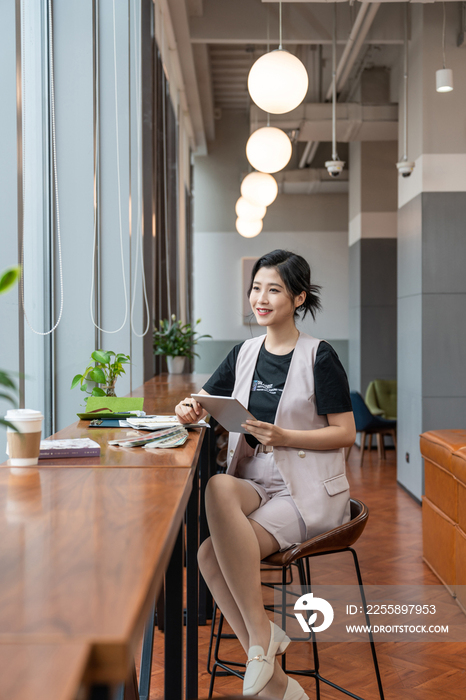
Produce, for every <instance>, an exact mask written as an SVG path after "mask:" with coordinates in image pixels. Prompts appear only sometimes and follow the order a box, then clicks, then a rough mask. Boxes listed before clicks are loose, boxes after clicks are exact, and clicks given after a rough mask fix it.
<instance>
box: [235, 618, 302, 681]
mask: <svg viewBox="0 0 466 700" xmlns="http://www.w3.org/2000/svg"><path fill="white" fill-rule="evenodd" d="M290 641H291V640H290V638H289V637H288V636H287V635H286V633H285V632H284V631H283V630H282V629H281V628H280V627H278V625H275V624H274V623H273V622H270V642H269V648H268V649H267V654H266V653H265V652H264V650H263V648H262V647H261V646H259V645H258V644H255V645H254V646H252V647H250V648H249V650H248V660H247V662H246V672H245V674H244V680H243V695H256V694H257V693H259V692H260V691H261V690H262V689H263V688H265V686H266V685H267V683H268V682H269V680H270V679H271V678H272V676H273V672H274V666H275V657H276V656H277V654H284V653H285V649H286V648H287V646H288V644H289V643H290Z"/></svg>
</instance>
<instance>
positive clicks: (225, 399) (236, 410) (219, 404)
mask: <svg viewBox="0 0 466 700" xmlns="http://www.w3.org/2000/svg"><path fill="white" fill-rule="evenodd" d="M191 396H192V398H193V399H196V401H197V402H198V403H200V404H201V406H202V408H205V410H206V411H208V412H209V413H210V415H211V416H213V417H214V418H215V420H216V421H217V422H218V423H220V425H222V426H223V427H224V428H225V430H228V432H229V433H246V430H244V428H242V427H241V423H246V421H247V420H256V419H255V418H254V416H253V415H252V413H249V411H248V409H247V408H244V406H243V404H242V403H240V402H239V401H238V399H235V398H233V396H207V395H206V394H191Z"/></svg>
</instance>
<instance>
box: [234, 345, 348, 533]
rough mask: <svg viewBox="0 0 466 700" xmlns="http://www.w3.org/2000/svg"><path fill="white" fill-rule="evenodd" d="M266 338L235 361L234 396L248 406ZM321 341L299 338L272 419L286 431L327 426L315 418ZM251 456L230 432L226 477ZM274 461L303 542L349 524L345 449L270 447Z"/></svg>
mask: <svg viewBox="0 0 466 700" xmlns="http://www.w3.org/2000/svg"><path fill="white" fill-rule="evenodd" d="M265 338H266V336H265V335H263V336H260V337H259V338H253V339H251V340H246V341H245V343H243V345H242V347H241V349H240V351H239V354H238V359H237V361H236V379H235V386H234V389H233V394H232V395H233V396H234V397H235V398H237V399H238V401H240V403H242V404H243V406H246V407H247V406H248V404H249V394H250V391H251V384H252V380H253V376H254V369H255V367H256V363H257V358H258V355H259V351H260V349H261V346H262V343H263V342H264V340H265ZM320 342H321V341H320V340H318V339H317V338H312V337H311V336H309V335H306V334H305V333H300V335H299V338H298V342H297V343H296V347H295V350H294V353H293V357H292V358H291V363H290V368H289V371H288V376H287V378H286V382H285V386H284V389H283V393H282V396H281V399H280V403H279V404H278V409H277V414H276V416H275V425H278V426H280V427H281V428H285V429H288V430H315V429H317V428H324V427H326V426H328V420H327V416H325V415H324V416H319V415H318V413H317V406H316V399H315V393H314V363H315V357H316V353H317V348H318V347H319V343H320ZM252 454H254V450H253V449H252V448H251V447H250V445H248V443H247V442H246V439H245V436H244V435H243V434H242V433H230V437H229V441H228V468H227V474H232V475H234V474H235V471H236V465H237V464H238V461H239V460H240V459H242V458H243V457H246V456H251V455H252ZM273 454H274V460H275V463H276V465H277V468H278V470H279V471H280V473H281V475H282V477H283V480H284V481H285V483H286V486H287V488H288V490H289V492H290V495H291V497H292V499H293V501H294V502H295V504H296V507H297V508H298V510H299V512H300V513H301V516H302V518H303V520H304V522H305V524H306V539H310V538H311V537H314V536H315V535H319V534H321V533H322V532H326V531H327V530H331V529H332V528H334V527H337V526H339V525H341V524H343V523H346V522H348V521H349V520H350V500H349V499H350V493H349V484H348V480H347V478H346V474H345V453H344V448H340V449H336V450H302V449H296V448H294V447H274V452H273Z"/></svg>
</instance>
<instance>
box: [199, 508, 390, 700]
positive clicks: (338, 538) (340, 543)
mask: <svg viewBox="0 0 466 700" xmlns="http://www.w3.org/2000/svg"><path fill="white" fill-rule="evenodd" d="M368 518H369V510H368V508H367V506H365V505H364V503H362V502H361V501H358V500H356V499H353V498H352V499H351V520H350V521H349V522H348V523H344V524H343V525H340V526H339V527H335V528H333V530H329V531H328V532H324V533H322V534H321V535H317V536H316V537H313V538H312V539H310V540H307V541H306V542H303V543H301V544H297V545H295V546H294V547H290V548H289V549H287V550H285V551H284V552H275V553H274V554H271V555H270V556H269V557H267V558H266V559H264V560H263V563H264V564H268V565H271V566H276V567H280V568H281V569H282V582H281V586H282V587H283V590H285V588H286V583H287V581H286V572H287V570H288V568H289V567H290V565H291V564H296V565H297V567H298V572H299V579H300V584H301V586H302V587H304V586H305V587H307V588H308V590H309V589H310V588H311V578H310V569H309V559H311V558H312V557H318V556H324V555H328V554H335V553H337V552H343V551H348V552H351V554H352V556H353V562H354V567H355V571H356V575H357V579H358V584H359V590H360V594H361V601H362V605H363V609H364V612H365V614H366V624H367V625H368V626H369V625H370V620H369V617H368V615H367V605H366V598H365V595H364V588H363V582H362V577H361V571H360V568H359V562H358V557H357V554H356V552H355V551H354V549H352V545H353V544H354V543H355V542H356V541H357V540H358V539H359V537H360V536H361V535H362V533H363V531H364V528H365V527H366V524H367V520H368ZM304 562H305V564H306V567H305V566H304ZM286 615H287V613H286V605H284V604H283V605H282V627H283V629H284V628H285V625H286ZM214 621H215V618H214V620H213V624H214ZM222 627H223V615H222V614H220V619H219V624H218V629H217V634H216V635H214V634H213V631H212V634H211V644H212V641H213V636H216V637H217V639H216V643H215V651H214V664H213V667H212V671H211V673H212V677H211V682H210V689H209V698H210V697H212V692H213V686H214V682H215V675H216V671H217V667H218V668H221V669H223V672H226V674H231V675H235V676H238V677H240V678H241V677H242V674H241V673H240V672H239V671H238V670H236V669H233V668H231V665H233V666H237V667H238V666H244V664H239V663H235V662H228V661H225V660H223V659H220V658H219V645H220V641H221V639H222ZM212 630H213V626H212ZM311 635H312V636H311V641H312V645H313V655H314V668H313V669H305V670H292V669H287V668H286V654H283V656H282V657H281V658H282V667H283V670H284V671H285V672H286V673H289V674H291V675H298V676H310V677H312V678H314V679H315V682H316V693H317V698H319V697H320V682H323V683H326V684H327V685H330V686H331V687H333V688H335V689H336V690H340V691H341V692H342V693H345V694H346V695H350V696H351V697H353V698H356V700H363V698H361V697H360V696H359V695H355V694H354V693H350V692H349V691H348V690H346V689H345V688H342V687H341V686H339V685H337V684H336V683H334V682H332V681H330V680H328V679H327V678H324V677H323V676H322V675H321V674H320V672H319V656H318V650H317V642H316V640H315V634H314V632H312V633H311ZM225 636H229V635H225ZM369 643H370V646H371V652H372V660H373V664H374V670H375V675H376V679H377V686H378V691H379V696H380V698H381V700H384V694H383V688H382V680H381V677H380V672H379V665H378V661H377V655H376V651H375V645H374V640H373V637H372V633H371V632H369ZM209 659H210V651H209ZM209 665H210V664H209ZM208 670H210V669H208ZM223 675H225V674H223Z"/></svg>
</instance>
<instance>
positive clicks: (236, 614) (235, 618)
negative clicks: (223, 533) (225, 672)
mask: <svg viewBox="0 0 466 700" xmlns="http://www.w3.org/2000/svg"><path fill="white" fill-rule="evenodd" d="M250 522H251V521H250ZM255 525H257V523H254V524H253V527H254V526H255ZM257 527H261V526H260V525H258V526H257ZM261 529H263V528H261ZM199 568H200V570H201V573H202V575H203V577H204V579H205V581H206V583H207V585H208V587H209V590H210V591H211V593H212V595H213V597H214V600H215V602H216V603H217V605H218V606H219V608H220V610H221V611H222V613H223V615H224V616H225V619H226V620H227V621H228V623H229V625H230V626H231V628H232V630H233V631H234V633H235V634H236V636H237V637H238V639H239V641H240V643H241V645H242V647H243V649H244V651H245V652H246V653H247V651H248V648H249V646H248V645H249V634H248V631H247V629H246V625H245V624H244V620H243V618H242V615H241V612H240V610H239V608H238V606H237V604H236V601H235V599H234V598H233V596H232V595H231V593H230V590H229V588H228V586H227V584H226V581H225V579H224V577H223V574H222V572H221V570H220V567H219V565H218V562H217V558H216V556H215V552H214V548H213V546H212V540H211V538H210V537H208V538H207V539H206V540H204V542H203V543H202V545H201V547H200V549H199ZM286 684H287V676H286V675H285V673H284V672H283V670H282V667H281V664H280V662H279V661H278V660H277V659H276V660H275V670H274V675H273V677H272V678H271V680H270V681H269V682H268V684H267V685H266V686H265V688H264V689H263V690H262V691H261V692H260V693H259V695H265V696H268V697H270V698H283V695H284V694H285V690H286Z"/></svg>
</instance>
